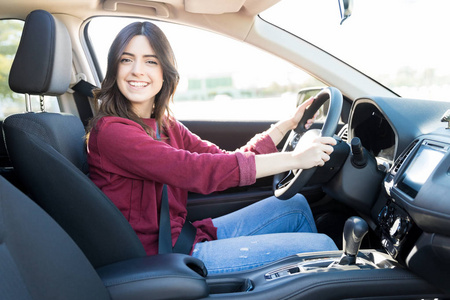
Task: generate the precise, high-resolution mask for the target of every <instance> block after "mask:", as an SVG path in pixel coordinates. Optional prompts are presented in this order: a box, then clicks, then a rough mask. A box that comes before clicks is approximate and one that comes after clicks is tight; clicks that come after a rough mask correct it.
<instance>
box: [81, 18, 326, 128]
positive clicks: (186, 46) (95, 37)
mask: <svg viewBox="0 0 450 300" xmlns="http://www.w3.org/2000/svg"><path fill="white" fill-rule="evenodd" d="M133 21H135V20H130V19H118V18H100V17H99V18H95V19H93V20H92V21H91V22H90V24H89V25H88V26H89V27H88V38H89V41H90V43H91V45H92V48H93V49H94V51H95V57H96V58H97V60H98V64H99V67H100V69H101V73H103V74H105V72H106V61H107V52H108V49H109V46H110V45H111V42H112V40H113V39H114V37H115V35H116V34H117V33H118V31H119V30H120V29H122V28H123V27H124V26H126V25H127V24H129V23H131V22H133ZM151 22H153V23H155V24H156V25H158V26H159V27H160V28H161V29H162V30H163V31H164V33H165V34H166V36H167V38H168V39H169V42H170V43H171V46H172V48H173V50H174V52H175V57H176V60H177V64H178V70H179V73H180V77H181V79H180V83H179V85H178V88H177V91H176V94H175V97H174V106H173V108H172V110H173V112H174V115H175V117H176V118H178V119H180V120H221V121H228V120H240V121H242V120H245V121H261V120H262V121H266V120H267V121H271V120H279V119H281V118H284V117H287V116H289V115H291V114H292V110H293V109H295V107H296V103H297V93H298V92H299V91H300V90H301V89H303V88H305V87H322V86H324V84H323V83H321V82H319V81H317V80H315V79H314V78H313V77H311V76H310V75H308V74H307V73H305V72H303V71H302V70H300V69H298V68H296V67H294V66H293V65H291V64H289V63H287V62H285V61H283V60H281V59H279V58H277V57H275V56H273V55H271V54H268V53H266V52H263V51H261V50H259V49H257V48H255V47H252V46H249V45H246V44H244V43H242V42H239V41H235V40H232V39H229V38H227V37H224V36H221V35H218V34H214V33H211V32H207V31H203V30H199V29H195V28H190V27H186V26H182V25H177V24H170V23H165V22H158V21H151ZM106 28H107V29H108V30H106ZM113 29H114V30H113Z"/></svg>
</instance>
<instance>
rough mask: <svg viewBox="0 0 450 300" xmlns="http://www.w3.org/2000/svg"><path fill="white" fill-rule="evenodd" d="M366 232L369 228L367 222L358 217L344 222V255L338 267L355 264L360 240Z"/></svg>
mask: <svg viewBox="0 0 450 300" xmlns="http://www.w3.org/2000/svg"><path fill="white" fill-rule="evenodd" d="M368 231H369V226H368V225H367V222H366V221H364V220H363V219H361V218H359V217H351V218H349V219H348V220H347V221H345V225H344V234H343V246H344V254H343V255H342V257H341V260H340V261H339V264H340V265H354V264H355V262H356V256H357V255H358V251H359V247H360V246H361V242H362V239H363V238H364V236H365V235H366V233H367V232H368Z"/></svg>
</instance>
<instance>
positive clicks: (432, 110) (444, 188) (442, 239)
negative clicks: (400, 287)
mask: <svg viewBox="0 0 450 300" xmlns="http://www.w3.org/2000/svg"><path fill="white" fill-rule="evenodd" d="M449 108H450V104H449V103H448V102H441V101H424V100H414V99H403V98H395V99H394V98H382V97H380V98H377V97H373V98H363V99H358V100H356V101H355V102H354V103H353V106H352V111H351V115H350V120H349V126H348V136H349V138H350V139H351V138H354V137H358V138H359V139H360V140H361V143H362V146H363V147H364V148H365V149H366V150H367V152H368V153H370V154H371V155H372V156H373V157H374V158H375V159H376V161H377V167H378V170H379V171H380V172H383V173H384V178H383V179H382V180H381V184H380V186H379V188H378V195H377V196H376V199H375V200H371V201H369V202H366V205H367V207H370V208H367V209H366V211H369V210H370V213H369V216H368V218H369V219H370V220H369V222H370V224H371V227H372V229H374V231H375V232H376V233H377V234H378V235H379V236H380V241H381V245H382V247H383V248H384V249H385V251H386V252H387V253H389V254H390V255H391V256H392V257H393V258H397V259H398V260H400V261H402V262H403V263H404V264H406V265H407V266H408V267H409V268H410V269H411V270H413V271H414V272H416V273H418V274H420V275H422V276H423V277H424V278H427V279H428V280H429V281H431V282H433V283H435V284H437V285H440V286H446V285H447V284H448V283H447V282H446V281H447V280H446V279H445V278H448V276H449V273H450V271H449V270H450V129H448V128H446V127H447V124H446V123H442V122H441V118H442V115H443V114H444V113H445V112H446V111H447V110H448V109H449ZM358 179H359V181H360V182H362V181H364V179H363V178H358ZM371 181H373V180H371ZM366 185H368V184H366ZM367 196H368V198H372V195H367ZM361 201H363V200H361ZM361 201H360V202H361ZM360 211H361V210H360Z"/></svg>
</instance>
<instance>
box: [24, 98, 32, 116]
mask: <svg viewBox="0 0 450 300" xmlns="http://www.w3.org/2000/svg"><path fill="white" fill-rule="evenodd" d="M25 110H26V112H32V111H33V109H32V108H31V97H30V94H25Z"/></svg>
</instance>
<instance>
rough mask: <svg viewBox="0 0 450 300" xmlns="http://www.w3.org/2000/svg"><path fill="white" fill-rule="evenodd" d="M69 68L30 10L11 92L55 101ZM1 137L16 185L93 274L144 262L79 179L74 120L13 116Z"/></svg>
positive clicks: (51, 20)
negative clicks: (129, 261)
mask: <svg viewBox="0 0 450 300" xmlns="http://www.w3.org/2000/svg"><path fill="white" fill-rule="evenodd" d="M71 70H72V47H71V41H70V36H69V34H68V32H67V29H66V28H65V26H64V24H63V23H61V22H59V21H58V20H57V19H56V18H55V17H53V16H52V15H51V14H50V13H48V12H46V11H43V10H36V11H33V12H31V13H30V14H29V15H28V17H27V18H26V20H25V25H24V29H23V34H22V38H21V41H20V44H19V48H18V51H17V54H16V57H15V59H14V62H13V65H12V68H11V72H10V78H9V84H10V87H11V89H12V90H13V91H15V92H17V93H24V94H27V95H30V94H31V95H39V96H41V97H43V96H45V95H52V96H55V95H62V94H64V93H65V92H66V91H67V90H68V88H69V83H70V77H71ZM3 131H4V138H5V142H6V147H7V150H8V153H9V156H10V159H11V162H12V165H13V167H14V171H15V173H16V175H17V177H18V179H19V181H20V183H21V184H22V185H23V186H24V188H25V190H26V191H27V192H29V194H30V196H31V198H32V199H33V200H34V201H35V202H36V203H37V204H39V205H40V206H41V207H42V208H43V209H44V210H45V211H46V212H47V213H48V214H49V215H50V216H51V217H53V219H54V220H56V221H57V222H58V223H59V224H60V226H61V227H62V228H63V229H64V230H65V231H66V232H67V233H68V234H69V235H70V236H71V238H72V239H73V240H74V241H75V242H76V243H77V244H78V246H79V247H80V248H81V250H82V251H83V252H84V254H85V255H86V257H87V258H88V259H89V261H90V262H91V264H92V265H93V266H94V268H98V267H101V266H104V265H109V264H112V263H115V262H119V261H123V260H127V259H131V258H139V257H145V256H146V252H145V250H144V247H143V246H142V243H141V242H140V240H139V239H138V237H137V235H136V233H135V232H134V230H133V229H132V227H131V226H130V224H129V223H128V221H127V220H126V219H125V217H124V216H123V214H122V213H121V212H120V211H119V210H118V209H117V207H116V206H115V205H114V204H113V203H112V202H111V201H110V200H109V198H108V197H106V195H105V194H104V193H103V192H102V191H101V190H100V189H99V188H98V187H97V186H96V185H95V184H94V183H93V182H92V181H91V180H90V179H89V178H88V176H87V174H88V165H87V156H86V145H85V140H84V136H85V130H84V126H83V124H82V122H81V120H80V119H79V118H78V117H76V116H73V115H69V114H62V113H49V112H37V113H34V112H26V113H20V114H14V115H11V116H9V117H7V118H6V119H5V120H4V123H3Z"/></svg>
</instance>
